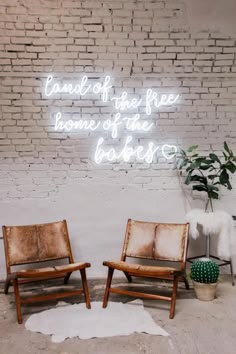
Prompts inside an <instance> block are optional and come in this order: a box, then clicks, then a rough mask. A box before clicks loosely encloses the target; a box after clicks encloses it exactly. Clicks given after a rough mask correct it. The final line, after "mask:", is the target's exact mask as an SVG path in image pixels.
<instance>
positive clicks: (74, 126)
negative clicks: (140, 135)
mask: <svg viewBox="0 0 236 354" xmlns="http://www.w3.org/2000/svg"><path fill="white" fill-rule="evenodd" d="M55 120H56V121H55V125H54V129H55V130H56V131H66V132H69V131H76V130H80V131H81V130H91V131H95V130H98V129H100V128H101V129H103V130H105V131H110V132H111V136H112V138H113V139H115V138H117V137H118V132H119V127H121V126H124V128H125V129H127V130H128V131H138V132H148V131H149V130H150V129H151V128H152V126H153V123H149V122H148V121H146V120H140V114H135V115H134V116H133V117H123V118H122V117H121V114H120V113H116V114H115V115H114V119H113V120H112V119H106V120H105V121H101V120H94V119H90V120H87V119H78V120H75V119H69V120H66V121H64V120H62V113H61V112H57V113H56V115H55Z"/></svg>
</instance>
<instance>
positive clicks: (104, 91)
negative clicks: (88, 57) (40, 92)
mask: <svg viewBox="0 0 236 354" xmlns="http://www.w3.org/2000/svg"><path fill="white" fill-rule="evenodd" d="M110 81H111V77H110V76H106V77H105V79H104V82H103V83H102V82H98V83H95V84H94V85H92V84H88V76H86V75H85V76H83V77H82V79H81V81H80V82H79V83H73V82H67V83H63V84H62V85H60V84H59V83H58V82H55V83H53V76H52V75H49V76H48V77H47V80H46V84H45V90H44V93H45V95H46V96H47V97H50V96H52V95H53V94H60V93H64V94H68V95H73V96H74V95H79V96H81V97H83V96H85V95H86V94H87V93H89V92H90V93H91V92H92V93H95V94H99V95H101V99H102V101H103V102H107V101H108V93H109V90H110V89H111V88H112V86H110V85H109V83H110Z"/></svg>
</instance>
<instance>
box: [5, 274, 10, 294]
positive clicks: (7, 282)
mask: <svg viewBox="0 0 236 354" xmlns="http://www.w3.org/2000/svg"><path fill="white" fill-rule="evenodd" d="M10 284H11V280H10V279H9V278H8V277H7V279H6V281H5V286H4V293H5V294H6V295H7V294H8V289H9V286H10Z"/></svg>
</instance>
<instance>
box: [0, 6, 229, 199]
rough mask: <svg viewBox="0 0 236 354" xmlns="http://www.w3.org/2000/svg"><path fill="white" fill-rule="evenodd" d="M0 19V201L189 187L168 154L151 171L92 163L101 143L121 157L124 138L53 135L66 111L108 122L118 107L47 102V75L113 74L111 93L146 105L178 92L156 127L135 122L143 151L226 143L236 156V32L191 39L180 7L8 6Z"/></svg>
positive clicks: (89, 101)
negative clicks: (67, 189)
mask: <svg viewBox="0 0 236 354" xmlns="http://www.w3.org/2000/svg"><path fill="white" fill-rule="evenodd" d="M0 10H1V17H0V25H1V30H0V115H1V120H0V191H1V193H0V197H1V198H2V199H4V200H8V199H9V200H11V199H12V198H48V197H51V196H55V195H56V194H57V192H58V190H59V189H60V188H61V186H63V185H66V184H70V183H88V184H99V183H104V184H106V183H117V184H118V185H120V184H123V185H124V186H125V185H127V186H129V185H133V186H136V187H137V188H139V189H144V190H153V191H158V190H167V191H168V190H169V191H171V190H178V189H179V188H180V187H179V181H178V179H177V178H176V174H175V172H174V171H172V169H171V167H172V163H171V161H169V162H167V161H166V160H165V159H163V158H162V157H158V158H157V159H156V160H155V161H154V162H153V163H152V164H145V163H138V162H128V163H124V162H115V163H104V164H100V165H97V164H96V163H95V162H94V160H93V155H94V149H95V148H94V147H95V145H96V143H97V140H98V137H99V136H103V137H104V139H105V144H107V145H108V146H109V145H110V144H112V145H114V147H115V148H117V149H119V147H120V146H121V144H122V141H123V139H124V138H125V136H127V132H125V131H122V132H121V133H120V134H119V136H118V137H117V139H112V138H111V136H110V134H107V132H105V133H104V134H103V133H101V134H100V133H98V132H88V131H83V132H77V133H76V132H70V133H68V132H59V131H55V130H54V125H55V113H56V112H58V111H60V112H62V114H63V117H67V118H68V119H70V117H76V116H78V115H79V116H81V117H82V118H83V119H85V120H91V119H93V120H95V121H96V120H99V119H101V120H102V121H104V120H106V119H110V118H111V115H112V114H113V113H114V108H113V106H112V105H111V103H110V102H109V103H104V102H101V100H99V99H98V98H97V96H96V95H94V96H93V95H88V96H85V97H80V98H78V97H76V98H71V97H68V96H67V95H66V94H64V95H63V94H62V95H56V96H55V97H50V98H47V97H45V95H44V87H45V81H46V78H47V75H48V74H52V75H53V77H54V78H55V80H58V81H59V82H62V81H64V82H66V81H68V80H78V81H80V80H81V78H82V76H83V75H88V77H89V78H90V80H95V81H96V80H98V81H99V80H100V81H101V80H103V79H104V77H105V76H106V75H111V77H112V89H111V92H112V94H113V95H114V96H119V95H120V94H121V92H122V91H124V90H126V91H127V92H128V93H129V94H130V97H135V96H138V97H143V96H144V95H145V91H146V89H147V88H152V89H153V90H154V91H156V92H157V93H160V94H161V93H174V94H179V95H180V100H179V101H178V102H177V103H176V104H175V105H173V106H171V107H170V106H166V107H160V108H159V109H156V110H154V111H153V113H152V114H151V115H150V116H149V117H148V118H145V112H144V106H143V105H140V106H139V107H138V109H137V110H136V111H135V113H139V114H140V115H141V116H142V118H143V119H147V120H148V121H149V122H152V123H153V128H152V129H151V130H150V132H148V133H142V134H141V133H138V132H134V133H133V139H134V142H135V143H136V144H143V145H145V144H146V143H147V142H148V141H155V142H156V143H157V144H175V145H177V146H182V147H184V148H185V147H187V146H189V145H191V144H199V146H200V147H201V149H202V151H203V152H206V151H208V150H209V149H213V150H214V151H216V152H218V151H219V150H221V149H222V145H223V141H225V140H226V141H227V142H228V143H229V145H230V146H231V148H232V149H233V150H234V151H236V117H235V112H236V50H235V44H236V42H235V41H236V35H235V34H232V33H230V34H228V33H226V34H221V33H220V32H219V31H217V30H215V31H213V32H212V31H210V30H209V31H206V30H204V31H202V32H201V31H197V32H191V31H190V30H189V26H188V23H187V19H186V11H185V10H186V9H185V6H184V4H183V2H182V1H177V0H176V1H164V0H163V1H151V0H142V1H140V0H138V1H134V0H129V1H127V0H120V1H117V0H109V1H108V0H103V1H99V0H98V1H89V0H86V1H83V0H82V1H72V0H67V1H59V0H54V1H49V0H44V1H39V0H37V1H36V0H14V1H5V0H1V2H0ZM130 112H131V113H130ZM128 113H129V115H132V114H133V113H132V111H129V112H128ZM233 183H234V181H233ZM234 185H235V184H234ZM233 193H234V192H233Z"/></svg>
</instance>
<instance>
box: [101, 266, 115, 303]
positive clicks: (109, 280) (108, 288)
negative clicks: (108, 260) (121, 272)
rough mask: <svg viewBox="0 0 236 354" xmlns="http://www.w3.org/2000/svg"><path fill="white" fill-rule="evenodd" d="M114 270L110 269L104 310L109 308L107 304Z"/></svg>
mask: <svg viewBox="0 0 236 354" xmlns="http://www.w3.org/2000/svg"><path fill="white" fill-rule="evenodd" d="M113 273H114V269H113V268H108V275H107V283H106V289H105V293H104V298H103V305H102V307H103V308H106V307H107V302H108V298H109V294H110V286H111V281H112V277H113Z"/></svg>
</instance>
